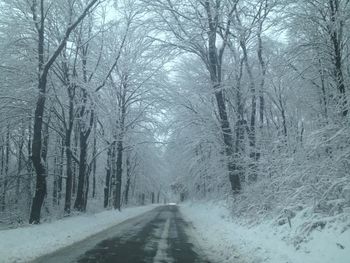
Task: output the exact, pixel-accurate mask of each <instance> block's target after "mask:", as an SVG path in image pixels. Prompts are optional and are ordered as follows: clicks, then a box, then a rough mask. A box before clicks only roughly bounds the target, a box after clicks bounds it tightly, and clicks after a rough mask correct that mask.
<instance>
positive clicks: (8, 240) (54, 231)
mask: <svg viewBox="0 0 350 263" xmlns="http://www.w3.org/2000/svg"><path fill="white" fill-rule="evenodd" d="M153 208H155V206H154V205H149V206H142V207H133V208H126V209H124V210H123V211H122V212H118V211H115V210H111V211H104V212H101V213H98V214H90V215H89V214H84V215H80V216H75V217H69V218H64V219H62V220H58V221H55V222H52V223H44V224H40V225H31V226H28V227H23V228H17V229H10V230H3V231H0V263H6V262H27V261H29V260H32V259H34V258H36V257H39V256H42V255H44V254H49V253H51V252H54V251H55V250H58V249H60V248H63V247H65V246H68V245H71V244H73V243H75V242H77V241H80V240H83V239H85V238H87V237H89V236H91V235H93V234H96V233H98V232H100V231H103V230H105V229H107V228H109V227H112V226H114V225H116V224H118V223H121V222H122V221H124V220H126V219H129V218H132V217H135V216H138V215H140V214H142V213H145V212H147V211H149V210H151V209H153Z"/></svg>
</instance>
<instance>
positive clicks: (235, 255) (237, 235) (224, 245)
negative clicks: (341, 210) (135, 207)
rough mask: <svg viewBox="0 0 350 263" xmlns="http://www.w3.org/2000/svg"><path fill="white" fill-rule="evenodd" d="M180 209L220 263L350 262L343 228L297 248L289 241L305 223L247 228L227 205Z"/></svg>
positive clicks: (349, 234)
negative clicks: (237, 219) (234, 216)
mask: <svg viewBox="0 0 350 263" xmlns="http://www.w3.org/2000/svg"><path fill="white" fill-rule="evenodd" d="M180 209H181V212H182V214H183V216H184V217H185V219H186V220H187V221H190V222H192V224H193V226H194V227H195V231H196V233H195V234H196V236H197V240H198V242H199V243H200V245H202V247H203V248H204V250H205V251H206V252H207V253H208V256H209V257H211V258H213V259H216V261H218V262H225V263H232V262H237V263H240V262H242V263H243V262H244V263H259V262H269V263H305V262H307V263H348V262H350V261H349V260H350V230H349V229H347V230H346V229H344V228H343V227H342V226H339V227H338V228H335V227H334V226H333V227H332V228H327V226H326V227H325V228H324V229H323V230H314V231H313V232H312V233H311V235H310V236H309V238H308V242H302V243H300V244H299V248H298V249H296V248H295V246H294V245H293V244H292V242H290V240H292V238H291V237H293V235H294V233H295V229H296V228H297V226H298V223H300V224H302V222H301V221H300V222H297V219H296V222H294V224H295V226H292V228H290V227H289V226H288V224H287V225H284V226H278V225H276V224H273V223H272V222H270V223H264V224H259V225H256V226H248V225H247V224H244V223H243V222H238V221H236V220H235V219H233V218H232V216H231V215H230V212H229V210H228V209H227V208H225V205H224V203H200V204H184V205H182V206H181V208H180ZM257 216H258V215H257ZM348 226H349V225H348Z"/></svg>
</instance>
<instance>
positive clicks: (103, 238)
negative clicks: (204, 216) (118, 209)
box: [33, 205, 209, 263]
mask: <svg viewBox="0 0 350 263" xmlns="http://www.w3.org/2000/svg"><path fill="white" fill-rule="evenodd" d="M190 230H191V226H190V225H189V224H188V223H187V222H185V221H184V220H183V219H182V217H181V214H180V212H179V209H178V207H177V206H175V205H167V206H161V207H157V208H156V209H154V210H152V211H150V212H147V213H145V214H143V215H141V216H138V217H136V218H133V219H130V220H127V221H125V222H123V223H121V224H119V225H116V226H115V227H112V228H110V229H107V230H105V231H103V232H101V233H99V234H96V235H94V236H92V237H90V238H88V239H86V240H83V241H80V242H78V243H75V244H73V245H71V246H69V247H67V248H64V249H61V250H59V251H57V252H55V253H53V254H50V255H46V256H44V257H42V258H39V259H38V260H36V261H34V262H33V263H44V262H45V263H65V262H77V263H143V262H145V263H209V261H208V260H206V259H205V256H204V255H203V252H202V251H201V250H200V249H199V248H198V247H196V246H195V245H194V244H193V241H191V240H190V236H189V235H188V232H189V231H190Z"/></svg>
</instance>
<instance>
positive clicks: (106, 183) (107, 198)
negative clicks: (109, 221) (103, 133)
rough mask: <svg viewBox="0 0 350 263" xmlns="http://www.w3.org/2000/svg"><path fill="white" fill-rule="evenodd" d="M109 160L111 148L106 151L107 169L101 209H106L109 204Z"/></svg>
mask: <svg viewBox="0 0 350 263" xmlns="http://www.w3.org/2000/svg"><path fill="white" fill-rule="evenodd" d="M111 158H112V147H109V148H108V151H107V167H106V181H105V188H104V202H103V207H104V208H107V207H108V204H109V195H110V194H109V191H110V188H111V168H112V167H111V161H112V160H111Z"/></svg>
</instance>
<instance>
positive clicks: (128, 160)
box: [124, 155, 131, 205]
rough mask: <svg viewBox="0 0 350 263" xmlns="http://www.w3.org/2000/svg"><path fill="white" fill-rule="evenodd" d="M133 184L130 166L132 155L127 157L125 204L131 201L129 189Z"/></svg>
mask: <svg viewBox="0 0 350 263" xmlns="http://www.w3.org/2000/svg"><path fill="white" fill-rule="evenodd" d="M130 184H131V166H130V156H129V155H128V157H127V158H126V183H125V192H124V202H125V205H127V204H128V203H129V191H130Z"/></svg>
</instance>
